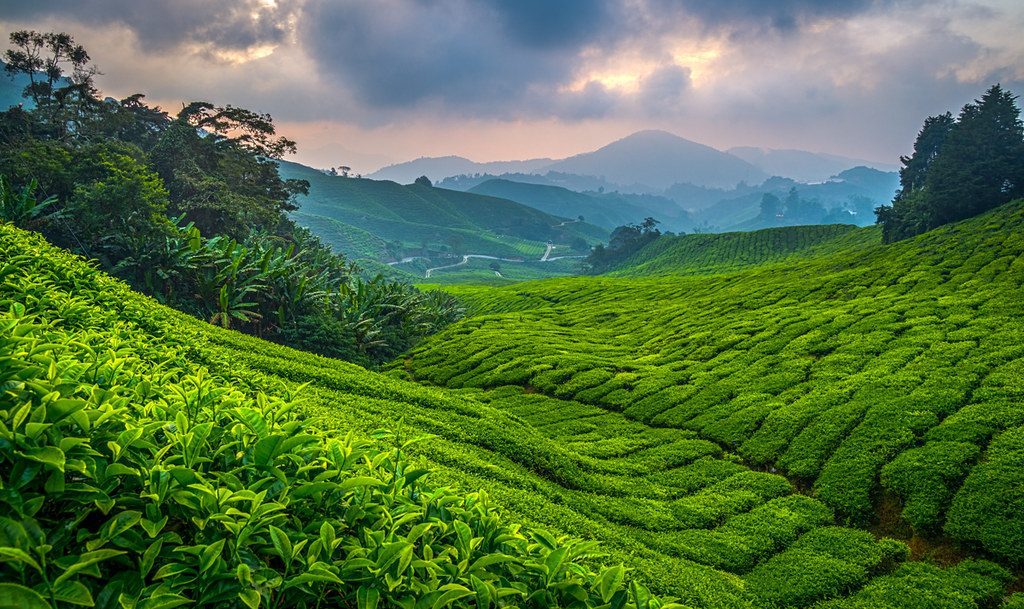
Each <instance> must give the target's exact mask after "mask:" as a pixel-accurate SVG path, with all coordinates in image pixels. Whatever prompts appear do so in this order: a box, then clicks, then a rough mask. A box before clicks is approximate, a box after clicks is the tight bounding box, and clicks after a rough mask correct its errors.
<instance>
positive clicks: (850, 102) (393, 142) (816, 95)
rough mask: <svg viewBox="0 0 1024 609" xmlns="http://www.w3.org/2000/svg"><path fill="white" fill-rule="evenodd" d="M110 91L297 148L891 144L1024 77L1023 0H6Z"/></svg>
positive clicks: (1015, 87) (323, 159) (431, 150)
mask: <svg viewBox="0 0 1024 609" xmlns="http://www.w3.org/2000/svg"><path fill="white" fill-rule="evenodd" d="M19 29H36V30H39V31H64V32H68V33H70V34H72V35H73V36H74V37H75V40H76V41H77V42H79V43H80V44H82V45H84V46H85V48H86V49H87V50H88V51H89V53H90V55H91V56H92V59H93V62H94V63H95V65H96V66H97V67H98V68H99V70H100V71H101V73H102V74H101V75H100V76H98V77H97V84H98V85H99V87H100V89H101V90H102V92H103V94H104V95H109V96H113V97H117V98H121V97H125V96H127V95H130V94H132V93H136V92H141V93H145V94H146V95H147V99H148V100H149V101H150V103H154V104H159V105H160V106H161V107H163V108H164V109H165V110H169V111H172V112H174V111H176V110H177V109H179V108H180V107H181V105H182V103H183V102H188V101H193V100H206V101H211V102H213V103H216V104H233V105H236V106H242V107H246V108H249V109H251V110H256V111H260V112H268V113H270V114H271V115H272V116H273V117H274V119H275V122H276V124H277V125H278V131H279V132H280V133H282V134H283V135H286V136H288V137H290V138H292V139H295V140H296V141H297V142H298V144H299V154H298V155H297V157H295V160H298V161H299V162H304V163H307V164H311V165H314V166H317V167H331V166H340V165H348V166H350V167H352V168H353V169H354V170H355V171H357V172H363V173H368V172H370V171H372V170H374V169H376V168H378V167H380V166H381V165H384V164H388V163H391V162H399V161H404V160H409V159H413V158H416V157H420V156H444V155H450V154H454V155H460V156H465V157H468V158H471V159H473V160H477V161H492V160H509V159H526V158H538V157H551V158H560V157H564V156H569V155H572V154H576V153H580V152H584V151H588V150H593V149H595V148H598V147H600V146H602V145H604V144H607V143H608V142H610V141H613V140H616V139H619V138H622V137H625V136H626V135H629V134H630V133H632V132H635V131H638V130H641V129H664V130H667V131H671V132H673V133H675V134H677V135H680V136H683V137H686V138H689V139H692V140H696V141H699V142H701V143H704V144H708V145H711V146H715V147H717V148H720V149H726V148H729V147H732V146H761V147H769V148H798V149H804V150H811V151H815V152H828V153H833V154H841V155H846V156H851V157H855V158H860V159H867V160H871V161H876V162H887V163H896V162H898V158H899V155H901V154H906V153H908V152H909V151H910V149H911V146H912V144H913V140H914V136H915V135H916V133H917V131H918V130H919V129H920V126H921V123H922V122H923V121H924V119H925V117H927V116H929V115H934V114H939V113H941V112H945V111H947V110H952V111H954V112H956V111H957V110H958V109H959V108H960V107H962V106H963V104H965V103H967V102H970V101H971V100H972V99H975V98H977V97H979V96H980V95H981V93H982V92H983V91H984V90H985V89H986V88H988V86H990V85H991V84H994V83H996V82H1000V83H1002V84H1003V85H1004V86H1005V87H1007V88H1009V89H1010V90H1012V91H1014V92H1015V93H1024V37H1022V36H1020V32H1021V31H1024V2H1021V1H1020V0H891V1H890V0H830V1H814V0H771V1H767V0H472V1H471V0H362V1H349V0H276V1H275V0H92V1H90V2H83V1H81V0H33V1H31V2H22V1H21V0H0V33H2V34H3V36H4V37H5V38H6V36H7V34H9V33H10V32H11V31H15V30H19Z"/></svg>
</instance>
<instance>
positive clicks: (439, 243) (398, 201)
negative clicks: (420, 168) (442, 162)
mask: <svg viewBox="0 0 1024 609" xmlns="http://www.w3.org/2000/svg"><path fill="white" fill-rule="evenodd" d="M280 171H281V175H282V176H285V177H287V178H290V179H296V180H304V181H307V182H308V183H309V184H310V188H309V192H308V194H305V195H300V196H298V197H297V198H296V201H297V202H298V203H299V204H301V208H300V210H299V211H298V212H296V213H295V214H294V216H293V217H294V218H295V221H296V222H298V223H299V224H301V225H303V226H307V227H309V228H311V229H314V230H315V231H316V233H317V235H318V236H320V237H321V238H323V239H324V241H325V243H327V244H329V245H330V246H331V247H333V248H335V250H337V251H339V252H341V253H344V254H345V255H347V256H350V257H353V258H359V257H373V258H376V259H377V260H386V259H388V258H396V259H401V258H402V257H406V256H424V257H429V258H433V259H437V258H439V257H440V256H441V255H443V254H448V253H452V251H453V248H452V245H453V244H454V245H455V246H457V247H455V248H454V249H455V250H459V252H460V253H465V254H484V255H491V256H498V257H502V258H516V257H524V258H534V259H539V258H540V257H541V255H542V254H543V253H544V249H545V244H546V243H547V242H548V241H552V242H554V243H556V244H562V245H567V244H569V243H570V242H571V241H573V240H574V239H577V238H581V239H583V240H584V241H586V242H588V243H596V242H598V241H601V240H604V239H606V238H607V236H608V231H607V230H606V229H603V228H599V227H596V226H593V225H591V224H586V223H580V222H567V221H565V219H564V218H559V217H556V216H552V215H550V214H547V213H544V212H542V211H539V210H537V209H534V208H532V207H528V206H526V205H521V204H519V203H515V202H514V201H509V200H507V199H501V198H497V197H493V196H483V195H478V194H474V193H466V192H459V191H455V190H448V189H445V188H434V187H430V186H429V185H424V184H422V183H420V184H410V185H400V184H396V183H394V182H388V181H377V180H367V179H360V178H351V177H340V176H331V175H328V174H325V173H323V172H320V171H317V170H315V169H311V168H309V167H304V166H302V165H298V164H295V163H289V162H281V163H280ZM395 242H397V243H398V244H399V245H400V249H401V250H402V251H401V252H400V253H401V254H402V255H401V256H398V255H394V252H393V253H392V254H389V253H388V252H387V251H385V248H384V244H386V243H395ZM442 264H444V263H438V264H432V265H430V266H441V265H442ZM427 268H429V267H427ZM419 275H420V277H422V276H423V274H422V272H420V273H419ZM492 275H493V274H492Z"/></svg>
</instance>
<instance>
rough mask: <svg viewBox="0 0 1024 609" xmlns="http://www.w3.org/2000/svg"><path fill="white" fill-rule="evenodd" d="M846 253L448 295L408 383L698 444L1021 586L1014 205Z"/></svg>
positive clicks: (1023, 221) (1021, 331)
mask: <svg viewBox="0 0 1024 609" xmlns="http://www.w3.org/2000/svg"><path fill="white" fill-rule="evenodd" d="M850 235H851V237H853V238H852V239H851V240H849V241H846V245H848V246H849V247H847V248H845V249H842V248H841V249H839V250H838V251H829V249H830V248H828V247H825V246H826V245H827V243H826V244H824V245H822V246H821V247H825V253H823V254H822V255H820V256H804V257H799V258H790V259H786V261H785V263H776V264H770V265H767V266H754V267H751V268H747V269H743V270H739V271H735V272H722V271H728V270H729V269H731V268H735V267H736V260H737V259H741V258H742V256H740V257H737V256H735V255H725V256H722V257H721V258H719V259H720V260H722V261H723V263H722V265H721V266H719V267H716V265H715V264H707V263H706V262H705V261H703V260H702V259H697V260H696V262H693V263H692V264H691V263H688V262H686V261H682V264H681V266H680V271H679V272H680V275H678V276H671V277H664V278H656V279H640V278H578V279H567V280H557V281H545V282H538V283H529V284H519V285H517V286H514V287H507V288H497V289H479V288H468V287H467V288H458V289H454V288H453V291H455V292H456V293H457V294H459V295H461V296H462V297H463V298H464V299H465V300H466V301H467V302H469V303H471V305H472V308H473V310H475V311H476V313H477V316H476V317H473V318H470V319H468V320H466V321H464V322H462V323H460V324H458V325H456V326H453V327H452V328H450V329H449V330H447V331H445V332H444V333H442V334H440V335H438V336H436V337H434V338H433V339H431V340H430V341H429V342H428V343H426V344H425V345H423V346H421V347H420V348H419V349H417V350H416V351H415V353H414V354H413V356H412V357H410V358H407V359H406V360H405V362H404V364H403V366H404V368H405V369H406V370H407V371H408V372H409V373H410V374H411V376H412V377H413V378H416V379H420V380H423V381H427V382H430V383H433V384H436V385H439V386H445V387H450V388H460V387H473V388H497V387H506V386H517V387H523V388H526V391H528V392H531V393H534V394H537V395H547V396H551V397H554V398H558V399H562V400H573V401H575V402H578V403H581V404H586V405H587V407H591V408H594V409H595V410H594V412H595V413H597V412H604V413H614V415H615V416H620V415H621V416H622V417H623V420H630V421H635V422H637V423H638V424H645V425H649V426H651V427H652V428H655V429H657V430H658V433H659V434H667V437H671V438H679V439H682V438H695V439H699V440H702V441H708V442H711V443H713V444H714V445H715V446H717V447H719V448H720V449H721V450H723V451H726V452H728V453H729V454H730V455H733V458H735V460H736V462H737V463H742V464H744V465H745V466H748V467H751V468H754V469H758V470H765V471H772V472H778V473H780V474H783V475H785V476H786V477H787V478H789V479H790V480H791V481H792V482H793V483H794V484H796V485H797V487H798V488H800V489H801V493H802V494H801V497H808V498H814V499H815V500H816V501H819V502H821V503H822V504H824V505H825V506H827V507H828V508H829V509H830V510H834V512H835V514H836V516H837V519H838V521H839V522H842V523H848V524H851V525H856V526H860V527H869V528H871V529H872V530H875V531H877V532H880V533H884V534H891V535H896V536H900V537H903V538H904V539H906V540H908V541H909V542H910V543H911V545H912V546H913V547H914V549H915V552H916V553H917V554H918V555H923V556H925V557H929V556H930V557H933V558H946V559H957V558H962V557H965V556H988V557H992V558H994V559H997V560H999V561H1001V562H1002V563H1003V564H1004V565H1007V566H1010V567H1013V568H1015V569H1020V568H1021V567H1022V566H1024V490H1022V489H1024V473H1022V472H1024V469H1022V466H1024V460H1022V459H1024V456H1022V455H1024V321H1022V320H1024V298H1022V296H1024V258H1022V254H1024V202H1022V201H1016V202H1012V203H1010V204H1007V205H1006V206H1003V207H1001V208H999V209H998V210H995V211H993V212H990V213H987V214H985V215H982V216H979V217H976V218H974V219H971V220H968V221H965V222H962V223H959V224H955V225H951V226H948V227H945V228H943V229H939V230H936V231H932V232H930V233H927V234H925V235H922V236H920V237H918V238H916V239H913V240H909V241H905V242H900V243H898V244H893V245H888V246H883V245H881V244H877V243H876V244H868V243H866V241H867V236H869V235H877V233H874V232H873V231H867V232H851V233H850ZM858 235H860V236H861V237H864V238H863V239H862V238H860V237H858ZM755 236H756V234H755ZM762 236H764V235H763V234H762ZM840 239H845V238H840ZM754 242H756V240H753V238H752V240H751V241H750V243H754ZM837 243H838V242H837ZM808 251H810V250H808ZM712 262H713V261H712ZM664 269H665V267H661V270H664ZM698 271H699V272H703V273H709V274H704V275H692V273H694V272H698ZM686 274H690V276H685V275H686ZM607 416H611V414H609V415H607ZM578 425H580V428H581V429H585V428H586V427H587V425H586V423H578ZM728 522H729V520H726V523H728ZM651 543H656V542H655V541H653V540H652V541H651ZM683 547H685V546H684V545H683V544H680V543H679V542H676V543H674V545H673V548H674V551H675V552H677V553H679V552H682V553H684V554H685V553H686V550H684V549H681V548H683ZM748 547H749V546H748ZM666 550H668V548H666ZM734 551H735V550H734ZM712 564H717V565H718V566H724V565H721V564H718V563H714V561H712ZM758 564H760V563H758ZM732 566H733V567H736V565H732ZM740 568H741V569H742V567H740Z"/></svg>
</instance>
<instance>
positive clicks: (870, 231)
mask: <svg viewBox="0 0 1024 609" xmlns="http://www.w3.org/2000/svg"><path fill="white" fill-rule="evenodd" d="M879 238H880V237H879V232H878V229H877V228H876V227H869V228H862V229H858V228H856V227H855V226H852V225H846V224H818V225H810V226H786V227H781V228H769V229H764V230H759V231H754V232H745V233H717V234H693V235H679V236H664V237H660V238H658V239H655V240H654V241H653V242H651V243H650V244H649V245H647V246H646V247H644V248H643V249H642V250H640V251H639V252H637V253H636V254H634V255H633V256H631V257H630V258H629V259H628V260H626V261H624V262H623V263H622V264H620V265H619V266H618V267H617V268H615V269H613V271H612V272H610V273H608V274H609V275H612V276H621V277H653V276H659V275H691V274H692V275H701V274H707V273H723V272H730V271H737V270H740V269H743V268H748V267H752V266H757V265H762V264H767V263H771V262H783V261H789V260H793V259H795V258H799V257H813V256H823V255H827V254H830V253H833V252H840V251H842V250H845V249H851V248H857V247H862V246H870V245H872V244H875V243H878V241H879Z"/></svg>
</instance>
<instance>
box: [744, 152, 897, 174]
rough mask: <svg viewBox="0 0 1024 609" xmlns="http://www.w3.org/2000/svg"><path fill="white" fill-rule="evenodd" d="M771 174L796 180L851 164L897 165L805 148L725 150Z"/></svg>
mask: <svg viewBox="0 0 1024 609" xmlns="http://www.w3.org/2000/svg"><path fill="white" fill-rule="evenodd" d="M727 152H728V153H729V154H731V155H733V156H737V157H739V158H741V159H743V160H744V161H747V162H748V163H750V164H751V165H753V166H755V167H757V168H759V169H760V170H761V171H763V172H765V173H767V174H768V175H772V176H780V177H784V178H792V179H794V180H797V181H799V182H824V181H825V180H827V179H829V178H830V177H832V176H834V175H836V174H838V173H839V172H841V171H843V170H845V169H849V168H851V167H870V168H872V169H877V170H880V171H895V170H896V169H897V166H896V165H893V164H890V163H875V162H872V161H865V160H864V159H854V158H850V157H844V156H838V155H834V154H824V153H820V152H808V151H806V150H788V149H787V150H773V149H771V148H756V147H753V146H738V147H736V148H730V149H729V150H728V151H727Z"/></svg>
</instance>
